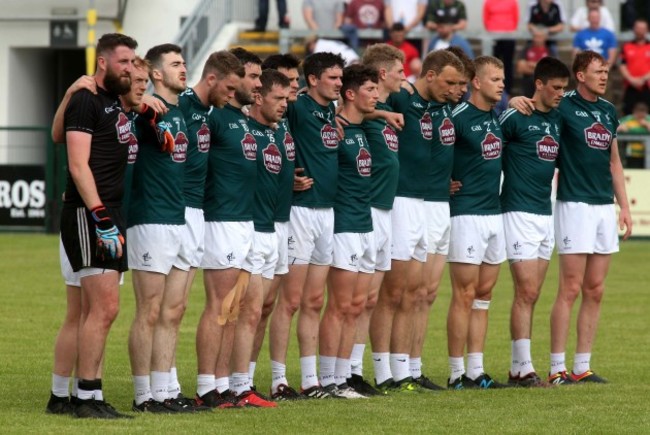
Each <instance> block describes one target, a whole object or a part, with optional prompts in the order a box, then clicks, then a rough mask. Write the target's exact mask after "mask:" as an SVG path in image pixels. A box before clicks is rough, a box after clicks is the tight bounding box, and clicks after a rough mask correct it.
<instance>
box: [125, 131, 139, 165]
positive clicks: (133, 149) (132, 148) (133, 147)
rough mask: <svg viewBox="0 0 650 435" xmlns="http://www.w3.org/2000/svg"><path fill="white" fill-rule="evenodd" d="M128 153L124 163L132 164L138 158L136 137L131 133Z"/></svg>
mask: <svg viewBox="0 0 650 435" xmlns="http://www.w3.org/2000/svg"><path fill="white" fill-rule="evenodd" d="M128 146H129V155H128V157H127V159H126V163H127V164H129V165H132V164H134V163H135V160H136V159H137V158H138V138H136V137H135V135H134V134H133V133H129V142H128Z"/></svg>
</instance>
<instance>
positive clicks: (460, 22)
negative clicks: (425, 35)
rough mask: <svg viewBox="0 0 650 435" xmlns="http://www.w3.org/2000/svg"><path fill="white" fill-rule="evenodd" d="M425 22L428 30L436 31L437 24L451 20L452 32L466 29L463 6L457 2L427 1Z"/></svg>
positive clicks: (453, 0)
mask: <svg viewBox="0 0 650 435" xmlns="http://www.w3.org/2000/svg"><path fill="white" fill-rule="evenodd" d="M425 20H426V27H427V29H429V30H434V31H435V30H438V23H439V22H441V21H442V20H451V21H450V22H451V24H452V30H453V31H454V32H459V31H461V30H465V29H466V28H467V11H466V10H465V4H464V3H463V2H462V1H459V0H429V5H428V7H427V11H426V14H425Z"/></svg>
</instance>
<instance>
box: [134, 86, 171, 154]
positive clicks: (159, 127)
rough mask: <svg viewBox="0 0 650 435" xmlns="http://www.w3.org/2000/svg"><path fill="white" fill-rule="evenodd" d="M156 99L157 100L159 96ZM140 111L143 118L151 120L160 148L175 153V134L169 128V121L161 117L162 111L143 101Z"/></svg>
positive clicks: (150, 123)
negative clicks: (157, 110)
mask: <svg viewBox="0 0 650 435" xmlns="http://www.w3.org/2000/svg"><path fill="white" fill-rule="evenodd" d="M154 99H156V100H157V98H154ZM138 113H139V114H140V116H141V117H142V118H143V119H146V120H147V121H149V125H150V126H151V129H152V130H153V132H154V133H155V134H156V138H157V139H158V144H159V145H160V150H161V151H163V152H166V153H170V154H171V153H173V152H174V147H175V146H176V143H175V140H174V136H173V135H172V132H171V131H170V130H169V126H168V125H167V123H166V122H165V121H162V120H161V119H160V112H156V110H155V109H154V108H153V107H152V106H149V105H148V104H146V103H142V104H140V106H138Z"/></svg>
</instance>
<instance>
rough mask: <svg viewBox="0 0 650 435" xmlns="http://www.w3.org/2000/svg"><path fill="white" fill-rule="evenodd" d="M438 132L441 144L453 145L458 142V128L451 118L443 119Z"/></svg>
mask: <svg viewBox="0 0 650 435" xmlns="http://www.w3.org/2000/svg"><path fill="white" fill-rule="evenodd" d="M438 134H439V135H440V143H441V144H443V145H445V146H451V145H453V144H454V143H456V129H455V128H454V123H453V122H451V119H449V118H445V119H443V120H442V123H441V124H440V127H438Z"/></svg>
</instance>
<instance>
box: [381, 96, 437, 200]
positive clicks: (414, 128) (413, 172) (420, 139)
mask: <svg viewBox="0 0 650 435" xmlns="http://www.w3.org/2000/svg"><path fill="white" fill-rule="evenodd" d="M387 103H388V104H389V105H390V106H391V107H392V108H393V110H394V111H395V112H397V113H402V114H404V128H402V130H401V131H399V132H398V133H397V137H398V139H399V153H398V157H399V181H398V184H397V196H404V197H407V198H420V199H422V198H424V196H425V193H426V191H427V182H428V181H429V179H428V177H427V175H428V173H429V164H430V160H431V140H432V139H433V122H432V120H431V113H430V112H429V110H428V109H429V102H428V101H427V100H425V99H424V98H422V97H421V96H420V94H419V93H418V92H417V90H415V88H413V94H409V93H408V92H407V91H406V89H402V90H401V91H399V92H396V93H393V94H391V95H390V96H389V97H388V101H387Z"/></svg>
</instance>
